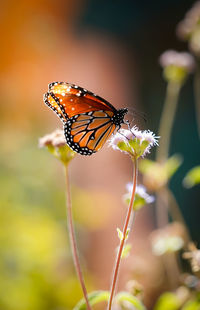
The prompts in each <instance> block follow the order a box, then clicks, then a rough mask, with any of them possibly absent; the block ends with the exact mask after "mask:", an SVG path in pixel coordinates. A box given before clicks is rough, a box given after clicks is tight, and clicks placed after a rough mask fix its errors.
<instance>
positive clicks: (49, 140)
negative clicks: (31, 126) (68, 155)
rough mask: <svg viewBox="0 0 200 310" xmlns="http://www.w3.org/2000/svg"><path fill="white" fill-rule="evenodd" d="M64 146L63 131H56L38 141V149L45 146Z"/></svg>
mask: <svg viewBox="0 0 200 310" xmlns="http://www.w3.org/2000/svg"><path fill="white" fill-rule="evenodd" d="M65 145H66V140H65V136H64V134H63V130H61V129H56V130H55V131H53V132H52V133H50V134H48V135H45V136H44V137H42V138H40V139H39V147H40V148H42V147H45V146H54V147H61V146H65Z"/></svg>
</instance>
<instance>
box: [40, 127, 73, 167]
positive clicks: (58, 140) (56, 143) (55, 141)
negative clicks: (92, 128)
mask: <svg viewBox="0 0 200 310" xmlns="http://www.w3.org/2000/svg"><path fill="white" fill-rule="evenodd" d="M39 147H40V148H42V147H47V149H48V151H49V152H50V153H52V154H53V155H54V156H55V157H56V158H58V159H59V160H61V161H62V162H63V163H64V164H68V163H69V161H70V160H71V159H72V158H73V157H74V156H75V155H76V153H75V152H74V151H72V150H71V149H70V147H69V146H68V145H67V144H66V140H65V136H64V134H63V130H60V129H57V130H55V131H54V132H52V133H50V134H48V135H45V136H44V137H42V138H40V139H39Z"/></svg>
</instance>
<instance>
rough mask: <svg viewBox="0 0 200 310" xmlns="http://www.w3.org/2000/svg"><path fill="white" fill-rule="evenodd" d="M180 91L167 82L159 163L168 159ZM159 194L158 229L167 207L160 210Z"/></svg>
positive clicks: (165, 218) (173, 84) (160, 194)
mask: <svg viewBox="0 0 200 310" xmlns="http://www.w3.org/2000/svg"><path fill="white" fill-rule="evenodd" d="M180 89H181V84H180V83H176V82H168V85H167V91H166V99H165V102H164V107H163V111H162V115H161V119H160V125H159V136H160V137H161V139H160V145H159V148H157V153H156V160H157V162H159V163H164V162H166V160H167V158H168V154H169V147H170V138H171V132H172V127H173V123H174V118H175V114H176V108H177V103H178V98H179V93H180ZM161 192H162V190H161V191H158V193H157V199H156V218H157V225H158V227H163V226H165V225H167V223H168V205H167V207H165V208H162V205H161V203H160V202H161V200H162V197H161V196H162V193H161Z"/></svg>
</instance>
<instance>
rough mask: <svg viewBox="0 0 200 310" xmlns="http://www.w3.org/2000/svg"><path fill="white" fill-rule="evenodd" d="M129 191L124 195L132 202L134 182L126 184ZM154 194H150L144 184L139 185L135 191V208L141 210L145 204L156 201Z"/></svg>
mask: <svg viewBox="0 0 200 310" xmlns="http://www.w3.org/2000/svg"><path fill="white" fill-rule="evenodd" d="M126 190H127V193H126V194H125V195H124V196H123V200H124V201H125V202H127V203H129V202H130V199H131V194H132V190H133V184H132V183H131V182H130V183H128V184H127V185H126ZM154 200H155V199H154V196H151V195H149V194H148V193H147V192H146V188H145V186H143V185H137V187H136V191H135V199H134V203H133V209H134V210H139V209H141V208H142V207H143V206H144V205H146V204H149V203H152V202H154Z"/></svg>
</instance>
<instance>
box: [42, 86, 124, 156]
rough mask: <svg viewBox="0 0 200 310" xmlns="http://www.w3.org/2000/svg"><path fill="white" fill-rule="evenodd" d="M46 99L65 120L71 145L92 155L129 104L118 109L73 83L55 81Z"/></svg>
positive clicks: (120, 121) (67, 137) (118, 121)
mask: <svg viewBox="0 0 200 310" xmlns="http://www.w3.org/2000/svg"><path fill="white" fill-rule="evenodd" d="M44 102H45V104H46V105H47V106H48V107H50V108H51V109H52V110H53V111H54V112H56V113H57V115H58V116H59V117H60V119H61V120H62V122H63V125H64V134H65V138H66V142H67V144H68V145H69V146H70V148H71V149H72V150H73V151H75V152H77V153H79V154H81V155H92V154H93V153H96V152H97V151H98V150H99V149H101V148H102V146H103V145H104V143H105V142H106V140H107V139H108V138H109V137H110V135H111V134H112V133H113V132H114V130H115V129H116V128H117V129H119V128H120V127H121V124H122V123H124V124H128V121H125V120H124V116H125V114H126V113H127V112H128V109H127V108H124V109H119V110H116V109H115V108H114V107H113V106H112V105H111V104H110V103H109V102H108V101H106V100H105V99H103V98H101V97H99V96H97V95H96V94H94V93H92V92H90V91H88V90H86V89H85V88H82V87H79V86H77V85H74V84H70V83H65V82H53V83H51V84H49V91H48V92H47V93H45V94H44Z"/></svg>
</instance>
